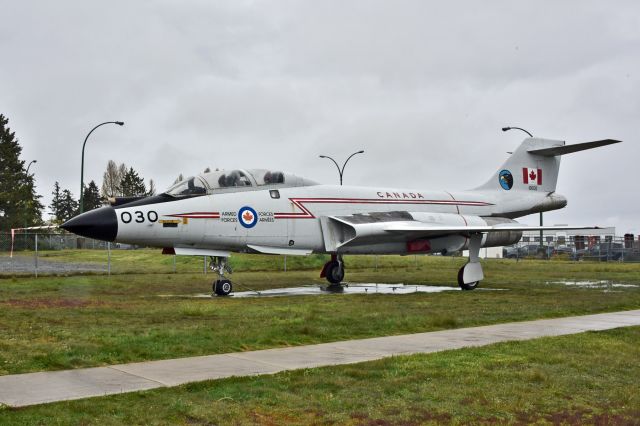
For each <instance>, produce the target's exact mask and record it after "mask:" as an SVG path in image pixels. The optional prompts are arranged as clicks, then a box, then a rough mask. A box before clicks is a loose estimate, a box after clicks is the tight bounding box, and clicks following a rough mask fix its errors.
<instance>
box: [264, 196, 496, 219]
mask: <svg viewBox="0 0 640 426" xmlns="http://www.w3.org/2000/svg"><path fill="white" fill-rule="evenodd" d="M289 200H290V201H291V202H292V203H293V204H294V205H295V206H296V207H298V208H299V209H300V210H302V212H297V213H274V215H273V216H274V217H275V218H276V219H315V216H314V215H313V213H311V212H310V211H309V209H307V208H306V207H305V206H304V205H305V204H420V205H423V204H429V205H452V206H456V207H457V206H479V207H482V206H490V205H492V204H491V203H485V202H484V201H457V200H455V199H453V200H406V199H386V198H385V199H377V198H373V199H368V198H289Z"/></svg>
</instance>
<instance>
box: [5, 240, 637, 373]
mask: <svg viewBox="0 0 640 426" xmlns="http://www.w3.org/2000/svg"><path fill="white" fill-rule="evenodd" d="M72 254H73V255H75V253H72ZM150 254H151V252H149V251H146V250H145V251H140V252H138V251H129V252H126V253H125V255H126V256H127V259H128V260H132V257H136V256H140V257H141V259H139V260H141V263H143V264H144V262H145V261H144V257H145V256H148V260H147V261H146V262H148V263H149V264H151V265H153V264H154V263H153V262H157V261H158V260H156V259H155V258H157V257H160V256H158V255H154V256H155V257H151V256H150ZM69 255H71V254H69ZM65 256H66V254H65ZM236 258H237V259H239V260H238V262H251V261H252V260H256V259H257V260H256V263H255V264H253V267H258V266H257V265H260V262H266V260H265V259H275V260H276V261H279V260H280V259H281V258H277V257H276V258H274V257H266V256H262V257H259V258H253V257H246V258H245V257H244V256H236ZM78 259H85V258H84V257H80V258H78ZM78 261H80V260H78ZM83 261H84V260H83ZM311 261H313V260H311ZM346 262H347V267H348V268H349V269H348V272H347V280H350V281H355V282H390V283H398V282H404V283H416V284H418V283H419V284H431V285H452V283H453V282H454V281H455V277H456V273H457V269H458V268H459V267H460V266H461V265H462V263H463V262H464V259H460V258H442V257H418V258H417V263H416V259H414V258H413V257H405V258H401V257H381V258H380V259H379V268H378V270H377V271H376V270H374V269H373V262H374V259H373V258H367V257H349V258H347V259H346ZM268 266H269V265H268V264H266V263H265V264H263V267H264V270H262V271H255V272H251V271H249V272H239V273H236V274H234V276H233V277H234V282H235V283H236V285H237V287H238V289H241V288H242V287H243V286H244V287H249V288H256V289H264V288H273V287H283V286H298V285H300V284H314V283H322V282H323V281H322V280H321V279H320V278H319V277H318V272H319V271H318V268H314V269H309V270H300V271H290V272H287V273H283V272H276V271H274V270H273V269H277V267H274V266H273V264H271V270H270V269H269V268H268ZM276 266H277V265H276ZM485 275H486V277H487V279H486V280H485V281H484V282H483V283H482V286H483V287H484V288H500V289H506V291H473V292H445V293H438V294H411V295H403V296H397V295H374V294H369V295H345V296H339V295H323V296H294V297H281V298H262V299H260V298H257V299H256V298H252V299H233V298H226V299H224V298H215V299H193V298H188V297H172V298H163V297H159V295H189V294H194V293H206V292H209V291H210V281H211V280H212V279H213V275H212V274H208V275H203V274H202V273H200V274H197V273H191V274H186V273H181V274H166V273H165V274H161V273H154V274H117V275H113V276H111V277H108V276H105V275H82V276H70V277H54V276H50V277H42V278H39V279H34V278H30V277H13V278H11V277H7V278H5V279H2V280H0V374H14V373H23V372H32V371H42V370H59V369H68V368H77V367H89V366H98V365H105V364H114V363H125V362H134V361H143V360H152V359H166V358H175V357H186V356H195V355H203V354H214V353H225V352H233V351H246V350H256V349H265V348H272V347H284V346H293V345H303V344H311V343H321V342H329V341H337V340H345V339H353V338H365V337H373V336H384V335H393V334H403V333H414V332H423V331H432V330H440V329H446V328H455V327H468V326H476V325H485V324H493V323H500V322H509V321H518V320H528V319H535V318H550V317H559V316H566V315H579V314H589V313H596V312H607V311H616V310H625V309H637V308H640V288H639V287H632V288H624V289H609V290H602V289H581V288H570V287H566V286H563V285H554V284H546V282H547V281H556V280H561V279H574V280H575V279H578V280H580V279H598V280H602V279H605V280H613V281H617V282H626V283H640V266H639V265H634V264H620V263H583V262H580V263H570V262H545V261H522V262H518V263H516V262H514V261H502V260H491V261H486V262H485Z"/></svg>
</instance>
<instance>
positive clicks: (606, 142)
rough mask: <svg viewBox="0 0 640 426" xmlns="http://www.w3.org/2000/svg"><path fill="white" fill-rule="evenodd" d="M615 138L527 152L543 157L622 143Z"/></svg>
mask: <svg viewBox="0 0 640 426" xmlns="http://www.w3.org/2000/svg"><path fill="white" fill-rule="evenodd" d="M620 142H622V141H618V140H615V139H604V140H601V141H594V142H583V143H576V144H572V145H562V146H553V147H551V148H542V149H530V150H528V151H527V152H528V153H529V154H534V155H541V156H543V157H555V156H557V155H564V154H571V153H573V152H578V151H584V150H585V149H592V148H599V147H601V146H606V145H612V144H614V143H620Z"/></svg>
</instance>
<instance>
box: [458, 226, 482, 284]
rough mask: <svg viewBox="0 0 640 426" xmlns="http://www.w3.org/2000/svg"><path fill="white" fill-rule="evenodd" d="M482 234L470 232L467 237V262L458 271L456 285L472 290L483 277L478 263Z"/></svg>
mask: <svg viewBox="0 0 640 426" xmlns="http://www.w3.org/2000/svg"><path fill="white" fill-rule="evenodd" d="M481 243H482V234H471V237H470V238H469V262H467V264H466V265H464V266H463V267H462V268H460V270H459V271H458V285H460V288H461V289H463V290H473V289H475V288H476V287H478V284H479V283H480V280H482V279H483V278H484V273H483V272H482V265H481V264H480V244H481Z"/></svg>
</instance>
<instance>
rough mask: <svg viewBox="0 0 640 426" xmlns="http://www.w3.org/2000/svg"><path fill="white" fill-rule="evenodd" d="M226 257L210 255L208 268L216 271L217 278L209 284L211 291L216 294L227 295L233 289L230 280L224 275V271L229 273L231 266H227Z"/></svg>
mask: <svg viewBox="0 0 640 426" xmlns="http://www.w3.org/2000/svg"><path fill="white" fill-rule="evenodd" d="M228 259H229V258H227V257H218V256H211V261H210V262H209V268H210V269H211V270H212V271H214V272H217V273H218V279H217V280H215V281H214V282H213V284H212V286H211V288H212V290H213V292H214V293H215V294H216V295H218V296H228V295H229V294H230V293H231V292H232V291H233V284H232V283H231V280H228V279H226V278H225V277H224V274H225V273H229V274H231V273H232V272H233V271H232V270H231V266H229V263H228Z"/></svg>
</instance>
